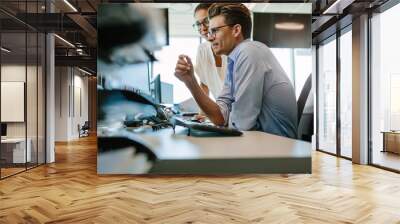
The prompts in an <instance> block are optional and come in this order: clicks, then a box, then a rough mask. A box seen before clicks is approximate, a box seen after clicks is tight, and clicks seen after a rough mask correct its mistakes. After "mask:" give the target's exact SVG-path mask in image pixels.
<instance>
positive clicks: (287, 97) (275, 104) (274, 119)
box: [175, 3, 297, 138]
mask: <svg viewBox="0 0 400 224" xmlns="http://www.w3.org/2000/svg"><path fill="white" fill-rule="evenodd" d="M208 16H209V19H210V24H209V33H208V40H209V41H210V42H211V43H212V48H213V51H214V53H215V54H217V55H219V54H224V55H227V56H228V65H227V73H226V77H225V82H224V87H223V89H222V91H221V93H220V95H219V96H218V98H217V101H216V102H213V101H212V100H211V99H210V98H209V97H208V96H207V95H205V94H204V92H203V91H202V90H201V88H200V86H199V84H198V83H197V82H196V79H195V78H194V72H193V65H192V62H191V60H190V58H189V57H188V56H185V55H180V56H179V59H178V62H177V64H176V68H175V76H176V77H177V78H179V79H180V80H181V81H182V82H184V83H185V85H186V86H187V87H188V88H189V90H190V92H191V93H192V95H193V97H194V98H195V100H196V102H197V104H198V105H199V106H200V108H201V109H202V110H203V111H204V112H205V113H206V114H207V116H208V117H209V118H210V120H211V121H212V122H213V123H214V124H216V125H218V126H229V127H233V128H238V129H240V130H259V131H264V132H268V133H271V134H276V135H281V136H286V137H290V138H296V137H297V104H296V96H295V92H294V88H293V86H292V84H291V83H290V80H289V79H288V77H287V75H286V74H285V72H284V71H283V69H282V67H281V66H280V64H279V62H278V61H277V60H276V58H275V57H274V56H273V54H272V52H271V51H270V49H269V48H268V47H267V46H266V45H265V44H262V43H260V42H257V41H251V40H249V38H250V34H251V26H252V24H251V17H250V12H249V10H248V9H247V8H246V7H245V6H244V5H243V4H233V3H215V4H213V5H212V6H211V7H210V9H209V10H208Z"/></svg>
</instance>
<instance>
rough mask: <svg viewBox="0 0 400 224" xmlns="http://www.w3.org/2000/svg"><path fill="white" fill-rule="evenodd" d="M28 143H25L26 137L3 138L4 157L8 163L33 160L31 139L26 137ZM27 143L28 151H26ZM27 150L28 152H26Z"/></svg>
mask: <svg viewBox="0 0 400 224" xmlns="http://www.w3.org/2000/svg"><path fill="white" fill-rule="evenodd" d="M26 141H27V142H28V144H25V138H6V139H1V147H2V149H1V153H2V159H5V161H6V163H14V164H15V163H25V162H30V161H31V139H30V138H28V139H26ZM25 145H27V147H26V151H25ZM25 152H26V154H25Z"/></svg>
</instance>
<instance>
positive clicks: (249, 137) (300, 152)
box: [140, 127, 311, 174]
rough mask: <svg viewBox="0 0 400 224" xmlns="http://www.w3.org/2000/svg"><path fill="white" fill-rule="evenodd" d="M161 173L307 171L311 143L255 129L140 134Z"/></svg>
mask: <svg viewBox="0 0 400 224" xmlns="http://www.w3.org/2000/svg"><path fill="white" fill-rule="evenodd" d="M140 136H141V137H142V138H143V139H144V140H145V141H146V142H147V143H148V144H149V145H150V146H151V148H152V150H153V152H154V153H155V154H156V156H157V158H158V160H157V162H156V163H155V165H154V167H153V168H152V170H151V171H150V172H151V173H160V174H161V173H164V174H224V173H225V174H234V173H236V174H238V173H311V144H310V143H308V142H304V141H300V140H296V139H290V138H285V137H281V136H277V135H272V134H268V133H265V132H259V131H244V132H243V136H242V137H237V138H236V137H235V138H225V137H222V138H221V137H201V138H199V137H192V136H187V130H186V128H183V127H177V128H176V131H175V133H174V132H173V130H172V129H163V130H160V131H157V132H152V133H150V134H148V133H147V134H141V135H140Z"/></svg>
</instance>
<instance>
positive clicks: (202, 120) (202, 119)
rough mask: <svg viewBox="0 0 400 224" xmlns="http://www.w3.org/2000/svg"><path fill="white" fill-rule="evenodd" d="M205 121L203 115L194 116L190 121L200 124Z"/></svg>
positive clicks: (205, 117)
mask: <svg viewBox="0 0 400 224" xmlns="http://www.w3.org/2000/svg"><path fill="white" fill-rule="evenodd" d="M206 119H207V116H205V115H204V114H197V115H194V116H193V118H192V120H196V121H198V122H200V123H203V122H204V121H206Z"/></svg>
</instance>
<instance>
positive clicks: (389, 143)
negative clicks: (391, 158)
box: [381, 131, 400, 154]
mask: <svg viewBox="0 0 400 224" xmlns="http://www.w3.org/2000/svg"><path fill="white" fill-rule="evenodd" d="M381 133H382V134H383V150H382V152H392V153H396V154H400V131H382V132H381Z"/></svg>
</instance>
